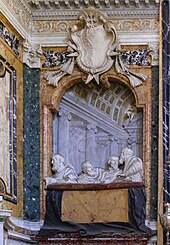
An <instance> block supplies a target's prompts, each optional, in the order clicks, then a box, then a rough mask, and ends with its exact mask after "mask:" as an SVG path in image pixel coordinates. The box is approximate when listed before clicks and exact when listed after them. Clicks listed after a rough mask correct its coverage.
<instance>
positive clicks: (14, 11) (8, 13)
mask: <svg viewBox="0 0 170 245" xmlns="http://www.w3.org/2000/svg"><path fill="white" fill-rule="evenodd" d="M0 12H1V13H2V14H3V15H4V16H5V17H6V18H7V20H8V21H9V22H10V24H11V25H12V26H13V27H14V28H15V29H16V30H17V32H18V33H19V34H20V35H21V37H23V38H24V39H26V38H27V39H29V40H30V39H31V37H30V28H29V27H30V23H31V15H30V13H31V12H30V13H28V11H27V9H25V8H23V5H22V4H21V1H20V0H15V1H13V0H1V4H0Z"/></svg>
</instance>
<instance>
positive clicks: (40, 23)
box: [30, 19, 159, 33]
mask: <svg viewBox="0 0 170 245" xmlns="http://www.w3.org/2000/svg"><path fill="white" fill-rule="evenodd" d="M111 22H112V23H113V25H114V27H115V29H116V30H117V31H118V32H125V31H132V32H138V31H157V30H158V28H159V23H158V20H157V19H129V20H128V19H126V20H122V19H119V20H114V19H111ZM74 24H76V20H70V21H69V20H68V21H66V20H51V21H50V20H33V21H32V25H31V26H30V28H31V31H32V32H34V33H54V32H59V33H63V32H67V31H68V29H69V26H70V25H71V26H73V25H74Z"/></svg>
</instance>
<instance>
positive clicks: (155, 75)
mask: <svg viewBox="0 0 170 245" xmlns="http://www.w3.org/2000/svg"><path fill="white" fill-rule="evenodd" d="M158 110H159V67H158V66H154V67H152V165H151V172H152V175H151V199H150V219H151V220H156V219H157V200H158V182H157V180H158V138H159V137H158V120H159V117H158Z"/></svg>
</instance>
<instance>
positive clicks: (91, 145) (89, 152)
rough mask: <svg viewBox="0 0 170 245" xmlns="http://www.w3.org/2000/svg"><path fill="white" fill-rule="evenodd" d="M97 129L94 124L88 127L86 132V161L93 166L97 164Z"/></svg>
mask: <svg viewBox="0 0 170 245" xmlns="http://www.w3.org/2000/svg"><path fill="white" fill-rule="evenodd" d="M96 132H97V128H96V126H95V125H93V124H88V125H87V130H86V161H90V162H91V163H92V164H94V163H95V149H96V140H95V134H96Z"/></svg>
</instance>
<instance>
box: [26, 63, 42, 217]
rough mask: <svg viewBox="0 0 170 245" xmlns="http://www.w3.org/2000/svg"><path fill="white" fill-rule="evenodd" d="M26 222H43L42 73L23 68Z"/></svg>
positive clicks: (33, 69)
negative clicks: (40, 219) (41, 194)
mask: <svg viewBox="0 0 170 245" xmlns="http://www.w3.org/2000/svg"><path fill="white" fill-rule="evenodd" d="M23 96H24V99H23V103H24V105H23V125H24V126H23V127H24V128H23V171H24V173H23V176H24V181H23V184H24V185H23V189H24V191H23V192H24V218H25V219H27V220H30V221H37V220H39V218H40V70H39V69H37V68H29V67H28V66H27V65H26V64H24V65H23Z"/></svg>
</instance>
